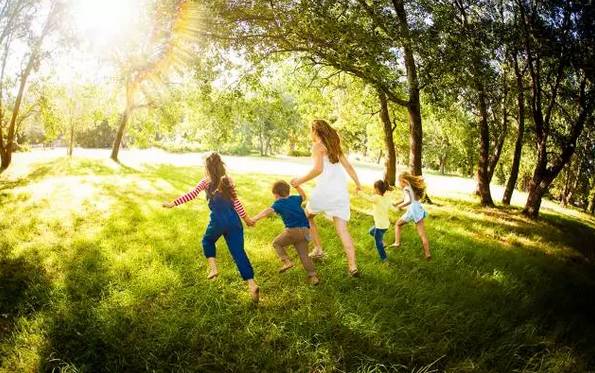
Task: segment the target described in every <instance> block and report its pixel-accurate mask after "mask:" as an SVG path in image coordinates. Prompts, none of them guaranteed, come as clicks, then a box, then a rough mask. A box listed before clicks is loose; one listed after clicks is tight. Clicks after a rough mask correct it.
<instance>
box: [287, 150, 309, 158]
mask: <svg viewBox="0 0 595 373" xmlns="http://www.w3.org/2000/svg"><path fill="white" fill-rule="evenodd" d="M287 155H288V156H290V157H309V156H310V155H311V154H310V151H309V150H302V149H294V150H290V151H288V152H287Z"/></svg>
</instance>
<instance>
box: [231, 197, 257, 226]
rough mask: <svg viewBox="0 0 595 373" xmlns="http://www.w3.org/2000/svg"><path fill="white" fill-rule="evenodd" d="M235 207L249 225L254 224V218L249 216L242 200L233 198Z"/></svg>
mask: <svg viewBox="0 0 595 373" xmlns="http://www.w3.org/2000/svg"><path fill="white" fill-rule="evenodd" d="M233 209H234V210H236V212H237V213H238V215H239V216H240V217H241V218H242V220H243V221H244V223H246V225H247V226H249V227H252V226H254V220H252V219H251V218H250V217H249V216H248V214H247V213H246V210H245V209H244V205H242V202H240V200H239V199H237V198H236V199H234V200H233Z"/></svg>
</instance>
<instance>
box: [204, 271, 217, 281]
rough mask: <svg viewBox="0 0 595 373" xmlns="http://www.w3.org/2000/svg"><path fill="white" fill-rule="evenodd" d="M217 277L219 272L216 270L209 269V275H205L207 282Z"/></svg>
mask: <svg viewBox="0 0 595 373" xmlns="http://www.w3.org/2000/svg"><path fill="white" fill-rule="evenodd" d="M217 276H219V271H217V270H216V269H211V270H210V271H209V274H208V275H207V280H213V279H215V278H217Z"/></svg>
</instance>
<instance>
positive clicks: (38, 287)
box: [0, 243, 51, 360]
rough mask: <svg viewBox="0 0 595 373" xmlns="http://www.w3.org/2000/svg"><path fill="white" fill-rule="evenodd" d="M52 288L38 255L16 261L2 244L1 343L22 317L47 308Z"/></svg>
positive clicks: (21, 257) (0, 244)
mask: <svg viewBox="0 0 595 373" xmlns="http://www.w3.org/2000/svg"><path fill="white" fill-rule="evenodd" d="M50 287H51V285H50V280H49V279H48V277H47V275H46V272H45V270H44V269H43V267H42V266H41V264H40V258H39V257H38V256H37V255H35V254H29V255H28V256H27V257H25V256H19V257H13V256H11V255H10V247H6V246H3V245H2V243H0V340H5V339H7V338H9V336H10V335H11V334H12V332H13V331H14V330H15V322H16V320H17V319H18V318H19V317H28V316H29V315H32V314H34V313H35V312H38V311H40V310H41V309H42V308H44V307H45V306H47V303H48V300H49V298H50ZM0 357H2V351H1V350H0ZM0 360H2V359H0Z"/></svg>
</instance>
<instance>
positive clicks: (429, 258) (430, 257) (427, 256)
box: [424, 254, 432, 262]
mask: <svg viewBox="0 0 595 373" xmlns="http://www.w3.org/2000/svg"><path fill="white" fill-rule="evenodd" d="M424 256H425V258H426V260H427V261H428V262H429V261H430V260H432V256H431V255H429V254H428V255H424Z"/></svg>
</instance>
